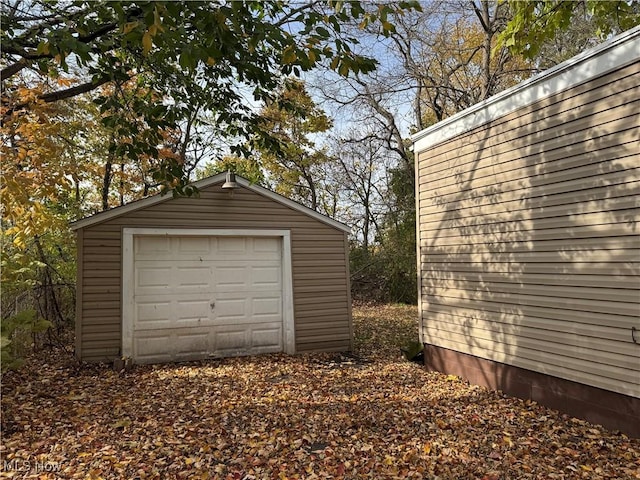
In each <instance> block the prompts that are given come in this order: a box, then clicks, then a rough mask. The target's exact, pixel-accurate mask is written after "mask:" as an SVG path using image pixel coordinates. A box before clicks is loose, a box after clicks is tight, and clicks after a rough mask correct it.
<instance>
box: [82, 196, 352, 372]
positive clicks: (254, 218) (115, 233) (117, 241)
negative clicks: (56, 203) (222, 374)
mask: <svg viewBox="0 0 640 480" xmlns="http://www.w3.org/2000/svg"><path fill="white" fill-rule="evenodd" d="M125 227H162V228H172V227H174V228H244V229H280V230H290V231H291V245H292V248H291V261H292V277H293V301H294V322H295V336H296V351H298V352H304V351H311V350H335V351H346V350H349V349H350V348H351V335H350V328H351V320H350V319H351V317H350V310H349V308H350V305H349V303H350V302H349V297H348V295H349V292H348V288H347V286H348V271H347V268H348V258H347V255H348V251H347V250H345V243H344V233H343V232H342V231H340V230H337V229H335V228H333V227H331V226H329V225H326V224H324V223H321V222H320V221H318V220H316V219H314V218H312V217H310V216H308V215H305V214H303V213H301V212H299V211H296V210H294V209H292V208H289V207H287V206H285V205H282V204H279V203H277V202H274V201H273V200H271V199H269V198H266V197H264V196H262V195H260V194H258V193H256V192H253V191H250V190H248V189H245V188H242V189H239V190H236V191H234V193H233V197H231V196H230V195H229V193H228V192H224V191H222V190H221V189H220V187H219V186H212V187H207V188H205V189H203V190H202V191H201V192H200V197H199V198H178V199H170V200H168V201H165V202H162V203H158V204H155V205H151V206H148V207H146V208H142V209H139V210H135V211H131V212H128V213H126V214H125V215H122V216H120V217H116V218H112V219H109V220H107V221H105V222H104V223H99V224H96V225H92V226H88V227H86V228H84V229H82V230H83V232H84V253H83V258H82V265H83V267H84V268H83V277H82V287H83V292H84V294H83V295H82V312H83V327H82V328H83V329H82V345H81V347H82V358H83V360H87V361H103V360H111V359H113V357H115V356H116V355H118V353H119V351H120V347H121V335H122V333H121V291H120V286H121V278H122V272H121V261H122V260H121V237H122V229H123V228H125Z"/></svg>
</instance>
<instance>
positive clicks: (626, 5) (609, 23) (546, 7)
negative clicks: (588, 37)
mask: <svg viewBox="0 0 640 480" xmlns="http://www.w3.org/2000/svg"><path fill="white" fill-rule="evenodd" d="M508 4H509V8H510V10H511V11H512V13H513V16H512V18H511V20H510V21H509V22H508V23H507V25H506V27H505V29H504V30H503V31H502V32H501V33H500V36H499V43H498V48H502V47H504V46H506V47H508V48H510V49H511V50H512V51H513V52H517V53H520V54H523V55H526V56H527V57H529V58H532V59H533V58H535V57H536V56H537V55H538V53H539V52H540V49H541V48H542V47H543V46H544V45H546V44H547V43H548V42H549V41H550V40H553V39H554V38H555V37H556V36H557V35H558V34H559V33H561V32H563V31H566V30H568V29H570V28H571V25H572V24H573V23H574V22H575V21H576V19H578V21H583V20H584V18H585V16H586V18H587V19H588V20H589V21H590V22H591V23H592V24H593V26H594V27H595V30H594V31H593V32H592V33H595V34H596V35H597V37H598V38H599V39H600V40H602V39H604V38H606V37H607V36H609V35H611V34H616V33H619V32H623V31H625V30H628V29H630V28H632V27H634V26H636V25H638V24H640V2H638V1H636V0H634V1H625V0H612V1H601V0H581V1H563V0H525V1H521V0H508Z"/></svg>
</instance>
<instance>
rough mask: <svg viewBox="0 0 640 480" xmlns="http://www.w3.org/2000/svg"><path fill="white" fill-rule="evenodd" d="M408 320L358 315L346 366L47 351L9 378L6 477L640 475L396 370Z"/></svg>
mask: <svg viewBox="0 0 640 480" xmlns="http://www.w3.org/2000/svg"><path fill="white" fill-rule="evenodd" d="M415 317H416V311H415V309H414V308H411V307H402V306H387V307H380V306H376V307H359V308H355V309H354V324H355V335H356V347H357V351H356V354H357V355H356V356H347V355H340V354H321V355H301V356H294V357H289V356H285V355H268V356H260V357H255V358H236V359H227V360H223V361H216V362H209V363H200V364H188V365H165V366H143V367H136V368H134V369H133V370H132V371H130V372H123V373H115V372H113V371H112V370H111V369H109V368H107V367H105V366H103V367H96V366H92V367H86V366H85V367H82V368H78V367H77V366H74V364H73V362H72V361H71V360H70V359H69V358H68V356H58V357H55V356H54V355H51V354H48V355H44V354H41V355H40V356H39V357H34V358H33V359H31V361H29V362H28V363H27V364H26V366H25V368H23V369H22V370H21V371H20V372H18V373H11V374H9V375H5V377H4V378H3V397H2V414H3V415H2V426H3V430H2V446H1V447H0V449H1V450H0V451H1V453H2V469H1V470H2V473H1V474H0V476H2V477H14V478H47V479H54V478H55V479H58V478H91V479H99V478H114V479H116V478H117V479H119V478H123V479H135V478H138V479H151V478H154V479H173V478H179V479H182V478H184V479H191V478H196V479H197V478H203V479H208V478H221V479H226V478H231V479H263V478H265V479H270V478H274V479H285V478H307V479H324V478H354V479H355V478H403V479H404V478H425V479H436V478H439V479H467V478H469V479H491V480H496V479H523V478H536V479H552V478H567V479H569V478H571V479H573V478H593V479H604V478H620V479H633V478H640V441H638V440H633V439H628V438H627V437H625V436H624V435H621V434H619V433H613V432H608V431H606V430H604V429H602V428H601V427H598V426H594V425H591V424H588V423H586V422H583V421H580V420H576V419H573V418H569V417H566V416H562V415H559V414H558V413H557V412H555V411H552V410H549V409H545V408H542V407H540V406H538V405H536V404H533V403H528V402H523V401H520V400H517V399H513V398H508V397H505V396H502V395H500V394H498V393H494V392H490V391H487V390H486V389H483V388H480V387H475V386H471V385H468V384H467V383H465V382H463V381H461V380H460V379H458V378H456V377H451V376H446V375H440V374H436V373H429V372H426V371H425V370H424V369H423V368H421V367H420V365H417V364H415V363H410V362H406V361H403V360H402V357H401V355H400V354H399V351H398V346H399V345H401V344H403V343H406V342H408V341H411V340H414V339H415V337H416V322H415ZM60 357H62V358H60Z"/></svg>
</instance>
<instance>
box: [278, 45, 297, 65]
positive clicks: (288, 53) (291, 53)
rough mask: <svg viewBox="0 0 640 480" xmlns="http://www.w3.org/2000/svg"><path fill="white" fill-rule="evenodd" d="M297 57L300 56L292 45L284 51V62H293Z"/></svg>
mask: <svg viewBox="0 0 640 480" xmlns="http://www.w3.org/2000/svg"><path fill="white" fill-rule="evenodd" d="M297 58H298V56H297V55H296V52H295V50H294V48H293V47H292V46H288V47H287V48H285V49H284V52H282V63H284V64H288V63H293V62H295V61H296V59H297Z"/></svg>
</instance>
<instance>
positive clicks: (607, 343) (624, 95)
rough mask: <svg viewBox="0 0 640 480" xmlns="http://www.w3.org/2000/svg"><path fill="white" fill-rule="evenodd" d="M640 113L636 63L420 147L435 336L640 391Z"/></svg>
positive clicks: (530, 366) (425, 328)
mask: <svg viewBox="0 0 640 480" xmlns="http://www.w3.org/2000/svg"><path fill="white" fill-rule="evenodd" d="M639 112H640V63H639V62H638V61H636V62H635V63H633V64H631V65H627V66H625V67H623V68H619V69H617V70H615V71H611V72H609V73H607V74H605V75H602V76H599V77H597V78H594V79H592V80H590V81H588V82H586V83H583V84H580V85H578V86H575V87H572V88H570V89H568V90H565V91H563V92H561V93H558V94H555V95H552V96H550V97H547V98H544V99H542V100H540V101H537V102H536V103H534V104H531V105H529V106H527V107H524V108H520V109H518V110H516V111H514V112H512V113H509V114H507V115H504V116H502V117H501V118H498V119H495V120H493V121H491V122H490V123H488V124H485V125H483V126H481V127H478V128H475V129H474V130H472V131H469V132H467V133H464V134H462V135H458V136H456V137H454V138H452V139H450V140H446V141H444V142H443V143H440V144H438V145H435V146H432V147H430V148H428V149H427V150H425V151H420V152H418V162H419V171H418V177H417V178H418V185H419V186H418V197H419V198H418V202H419V204H418V205H419V227H418V231H419V265H420V270H421V279H420V280H421V315H422V322H421V323H422V328H421V338H422V340H423V341H424V343H425V344H428V345H431V346H434V348H435V349H436V350H437V349H446V351H451V352H460V353H462V354H467V356H465V360H464V362H467V363H473V359H474V358H477V359H486V360H490V361H494V362H500V363H502V364H507V365H511V366H516V367H520V368H522V369H526V370H527V371H533V372H538V373H541V374H545V375H551V376H554V377H558V378H561V379H566V380H570V381H573V382H576V384H583V385H590V386H593V387H597V388H599V389H603V390H606V391H609V392H617V393H620V394H624V395H627V396H630V397H634V398H638V397H640V345H638V344H634V342H633V340H632V327H634V326H635V327H636V328H637V327H638V325H640V262H639V260H640V249H639V247H640V237H639V231H638V225H639V223H638V221H639V220H640V208H639V203H638V199H639V198H640V196H639V195H640V168H639V166H640V153H639V152H640V150H639V148H640V145H639V139H640V114H639ZM638 336H640V335H638V334H636V338H637V337H638ZM427 348H429V347H427ZM442 351H443V352H444V351H445V350H442ZM479 363H481V362H479ZM503 374H504V371H502V370H500V369H495V370H493V371H491V370H484V375H486V376H487V377H490V376H491V375H494V376H496V378H487V379H486V382H485V383H487V384H491V385H502V384H504V382H503V380H504V379H501V378H497V377H498V376H500V375H503ZM636 405H637V402H636ZM636 418H637V417H636Z"/></svg>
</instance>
